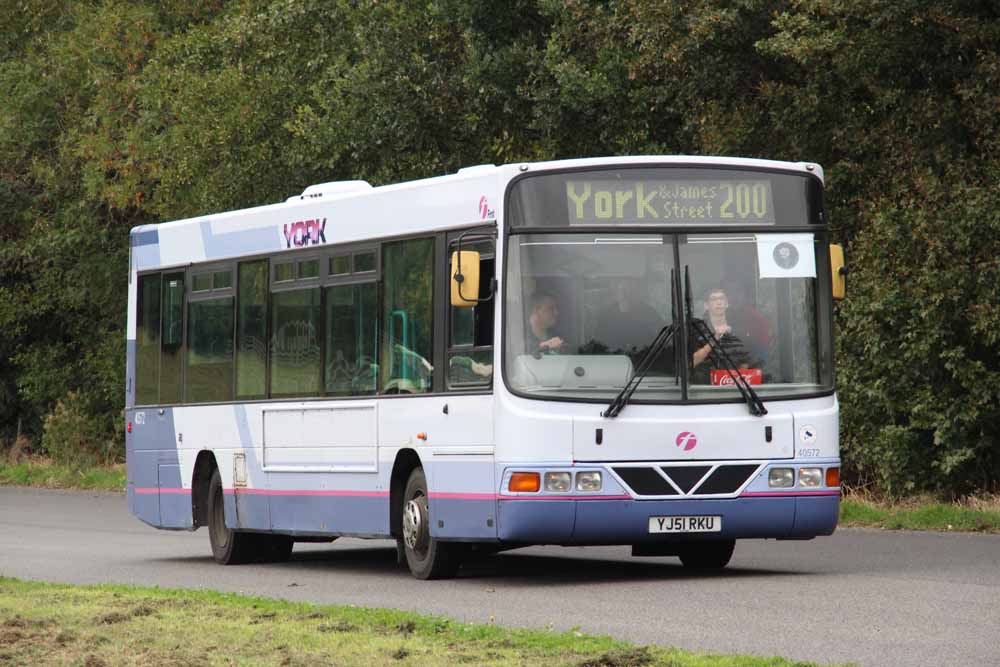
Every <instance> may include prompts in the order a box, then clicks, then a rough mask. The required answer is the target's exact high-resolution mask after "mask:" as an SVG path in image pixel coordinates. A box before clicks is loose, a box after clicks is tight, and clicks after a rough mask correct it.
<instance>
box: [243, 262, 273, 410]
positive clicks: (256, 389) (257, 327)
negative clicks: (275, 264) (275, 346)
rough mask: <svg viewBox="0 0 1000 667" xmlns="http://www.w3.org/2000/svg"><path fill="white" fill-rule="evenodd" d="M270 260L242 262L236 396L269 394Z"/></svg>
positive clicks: (261, 396) (258, 396) (249, 396)
mask: <svg viewBox="0 0 1000 667" xmlns="http://www.w3.org/2000/svg"><path fill="white" fill-rule="evenodd" d="M267 272H268V261H267V260H266V259H262V260H258V261H253V262H240V264H239V271H238V274H237V289H238V294H237V313H236V398H238V399H248V398H264V397H265V396H266V395H267V292H268V290H267V275H268V274H267Z"/></svg>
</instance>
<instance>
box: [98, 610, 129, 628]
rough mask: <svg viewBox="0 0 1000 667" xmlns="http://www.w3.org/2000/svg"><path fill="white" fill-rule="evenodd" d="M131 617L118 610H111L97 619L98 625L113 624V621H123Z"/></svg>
mask: <svg viewBox="0 0 1000 667" xmlns="http://www.w3.org/2000/svg"><path fill="white" fill-rule="evenodd" d="M130 618H132V617H131V616H129V615H128V614H123V613H121V612H118V611H113V612H111V613H110V614H105V615H104V616H101V617H100V618H98V619H97V624H98V625H114V624H115V623H124V622H125V621H127V620H129V619H130Z"/></svg>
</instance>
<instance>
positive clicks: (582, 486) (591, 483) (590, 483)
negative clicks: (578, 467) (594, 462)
mask: <svg viewBox="0 0 1000 667" xmlns="http://www.w3.org/2000/svg"><path fill="white" fill-rule="evenodd" d="M576 490H577V491H588V492H594V491H600V490H601V473H600V472H598V471H596V470H595V471H592V472H578V473H576Z"/></svg>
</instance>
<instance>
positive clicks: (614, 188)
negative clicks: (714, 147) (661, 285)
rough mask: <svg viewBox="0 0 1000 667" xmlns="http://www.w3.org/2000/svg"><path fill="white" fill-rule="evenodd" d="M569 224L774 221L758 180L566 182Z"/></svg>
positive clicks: (767, 190) (766, 184)
mask: <svg viewBox="0 0 1000 667" xmlns="http://www.w3.org/2000/svg"><path fill="white" fill-rule="evenodd" d="M566 207H567V212H568V215H569V223H570V224H571V225H608V224H639V225H653V224H720V223H721V224H739V223H750V224H753V223H762V224H767V223H772V224H773V223H774V222H775V219H774V201H773V199H772V197H771V182H770V181H769V180H766V179H762V180H739V181H737V180H714V181H711V180H709V181H667V180H643V181H625V180H615V181H608V180H582V179H581V180H569V181H567V182H566Z"/></svg>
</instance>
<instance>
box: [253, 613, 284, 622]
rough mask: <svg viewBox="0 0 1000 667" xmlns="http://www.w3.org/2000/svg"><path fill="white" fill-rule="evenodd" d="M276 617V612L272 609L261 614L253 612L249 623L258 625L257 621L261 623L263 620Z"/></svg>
mask: <svg viewBox="0 0 1000 667" xmlns="http://www.w3.org/2000/svg"><path fill="white" fill-rule="evenodd" d="M277 617H278V614H276V613H275V612H273V611H268V612H264V613H261V614H255V615H254V616H253V618H251V619H250V625H258V624H259V623H263V622H264V621H270V620H272V619H275V618H277Z"/></svg>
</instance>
